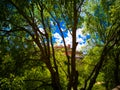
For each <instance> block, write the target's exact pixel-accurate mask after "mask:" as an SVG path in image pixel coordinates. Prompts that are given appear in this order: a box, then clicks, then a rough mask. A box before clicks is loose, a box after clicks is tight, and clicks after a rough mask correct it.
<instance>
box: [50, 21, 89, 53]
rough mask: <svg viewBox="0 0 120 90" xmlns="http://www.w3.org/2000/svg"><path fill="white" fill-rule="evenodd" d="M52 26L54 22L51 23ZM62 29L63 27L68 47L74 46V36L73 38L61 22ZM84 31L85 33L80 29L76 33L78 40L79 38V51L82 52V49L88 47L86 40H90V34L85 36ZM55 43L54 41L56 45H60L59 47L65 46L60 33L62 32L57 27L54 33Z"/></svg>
mask: <svg viewBox="0 0 120 90" xmlns="http://www.w3.org/2000/svg"><path fill="white" fill-rule="evenodd" d="M51 25H53V22H52V21H51ZM60 27H61V29H62V31H63V32H64V38H65V42H66V44H67V45H68V44H70V45H71V46H72V36H71V34H70V32H69V31H68V30H66V27H65V23H64V22H61V23H60ZM82 31H83V28H78V29H77V31H76V38H77V42H78V45H77V50H78V51H79V50H81V49H82V47H83V46H85V45H86V40H87V39H89V38H90V35H89V34H87V35H83V34H82ZM53 41H54V43H55V45H58V46H59V45H63V40H62V37H61V33H60V30H59V29H58V26H57V25H56V26H55V29H54V31H53Z"/></svg>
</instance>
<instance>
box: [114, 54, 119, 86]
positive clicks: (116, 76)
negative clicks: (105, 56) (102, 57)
mask: <svg viewBox="0 0 120 90" xmlns="http://www.w3.org/2000/svg"><path fill="white" fill-rule="evenodd" d="M114 77H115V84H116V86H117V85H119V53H117V54H116V57H115V70H114Z"/></svg>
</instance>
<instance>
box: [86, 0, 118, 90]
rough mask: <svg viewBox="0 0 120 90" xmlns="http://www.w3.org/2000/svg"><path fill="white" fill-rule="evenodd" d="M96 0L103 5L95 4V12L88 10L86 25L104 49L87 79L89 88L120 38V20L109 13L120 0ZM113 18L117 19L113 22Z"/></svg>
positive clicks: (94, 40)
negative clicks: (112, 6)
mask: <svg viewBox="0 0 120 90" xmlns="http://www.w3.org/2000/svg"><path fill="white" fill-rule="evenodd" d="M96 2H97V3H101V5H102V6H101V5H100V4H96V5H95V6H94V5H93V8H94V9H95V13H91V12H87V16H88V17H87V18H88V19H87V20H88V21H87V22H88V23H86V26H87V30H88V32H89V33H90V34H91V35H92V36H91V37H92V39H93V43H95V45H98V46H102V47H103V50H102V52H101V55H100V59H99V61H98V63H97V64H96V66H95V67H94V69H93V70H92V72H91V74H90V76H89V77H88V79H87V80H86V84H87V81H88V80H89V79H90V83H89V86H88V88H87V89H88V90H91V89H92V87H93V85H94V83H95V82H96V79H97V76H98V75H99V72H100V70H101V69H102V66H103V64H104V65H105V64H106V62H107V61H108V59H109V58H108V57H109V53H111V51H112V50H113V49H114V47H116V45H117V46H119V44H118V42H119V39H120V38H119V35H118V33H119V26H118V24H119V20H118V19H117V18H116V19H115V17H111V15H112V14H113V13H114V12H112V13H109V11H112V9H110V7H111V5H115V3H116V2H118V1H117V0H116V1H114V2H112V1H102V0H101V2H98V1H96ZM118 12H119V10H118ZM116 16H117V15H116ZM113 18H114V20H115V21H114V20H113V21H112V22H111V20H112V19H113ZM96 22H97V23H96ZM98 41H99V42H98ZM116 55H117V54H116ZM113 57H114V56H113ZM115 60H117V59H115ZM117 61H119V60H117ZM116 66H118V65H116ZM116 72H118V71H116ZM117 77H118V76H117ZM117 82H118V81H117ZM86 84H85V88H86Z"/></svg>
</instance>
